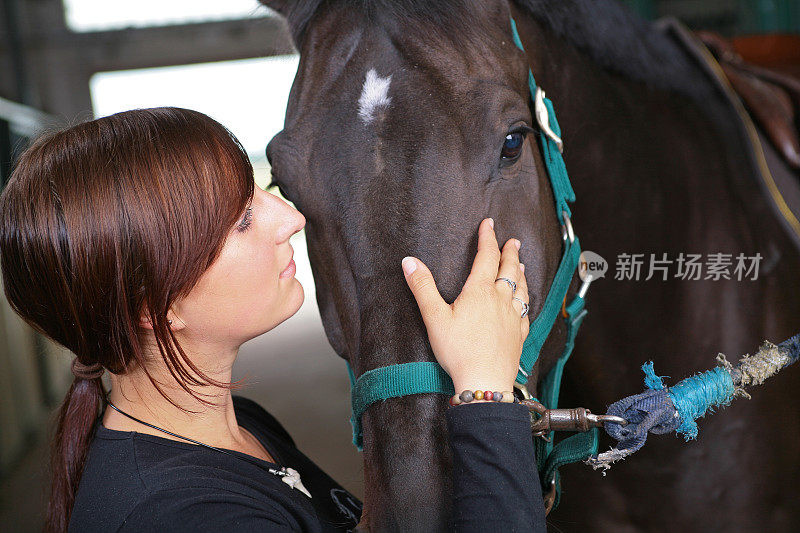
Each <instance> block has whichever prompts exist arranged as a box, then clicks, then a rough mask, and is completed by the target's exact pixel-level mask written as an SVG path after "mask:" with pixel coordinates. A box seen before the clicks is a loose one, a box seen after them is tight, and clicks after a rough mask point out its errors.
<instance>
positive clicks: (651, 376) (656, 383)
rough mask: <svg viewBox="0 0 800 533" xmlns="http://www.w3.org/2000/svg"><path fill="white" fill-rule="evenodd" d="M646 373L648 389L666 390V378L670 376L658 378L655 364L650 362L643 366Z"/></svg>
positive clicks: (645, 379) (645, 378)
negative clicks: (654, 367)
mask: <svg viewBox="0 0 800 533" xmlns="http://www.w3.org/2000/svg"><path fill="white" fill-rule="evenodd" d="M642 371H644V385H645V387H647V388H648V389H652V390H661V389H663V388H664V386H665V385H664V378H668V377H669V376H656V371H655V370H654V369H653V362H652V361H648V362H646V363H645V364H643V365H642Z"/></svg>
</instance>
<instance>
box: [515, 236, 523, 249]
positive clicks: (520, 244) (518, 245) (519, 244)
mask: <svg viewBox="0 0 800 533" xmlns="http://www.w3.org/2000/svg"><path fill="white" fill-rule="evenodd" d="M514 246H516V247H517V250H519V247H520V246H522V243H521V242H519V240H518V239H514Z"/></svg>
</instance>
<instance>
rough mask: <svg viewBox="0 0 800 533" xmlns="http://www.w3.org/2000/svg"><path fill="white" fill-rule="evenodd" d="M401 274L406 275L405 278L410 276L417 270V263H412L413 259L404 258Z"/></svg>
mask: <svg viewBox="0 0 800 533" xmlns="http://www.w3.org/2000/svg"><path fill="white" fill-rule="evenodd" d="M402 263H403V272H405V273H406V276H409V275H411V273H412V272H414V271H415V270H416V269H417V262H416V261H414V258H413V257H404V258H403V261H402Z"/></svg>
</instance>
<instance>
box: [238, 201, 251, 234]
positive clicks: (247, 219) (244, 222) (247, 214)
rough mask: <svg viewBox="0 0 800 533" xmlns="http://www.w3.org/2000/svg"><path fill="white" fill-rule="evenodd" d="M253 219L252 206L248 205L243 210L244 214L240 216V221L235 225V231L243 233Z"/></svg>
mask: <svg viewBox="0 0 800 533" xmlns="http://www.w3.org/2000/svg"><path fill="white" fill-rule="evenodd" d="M252 221H253V208H252V207H250V206H248V207H247V209H245V211H244V216H243V217H242V220H241V222H239V224H238V225H237V226H236V231H238V232H239V233H244V232H245V231H247V228H249V227H250V223H251V222H252Z"/></svg>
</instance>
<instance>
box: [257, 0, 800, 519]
mask: <svg viewBox="0 0 800 533" xmlns="http://www.w3.org/2000/svg"><path fill="white" fill-rule="evenodd" d="M261 2H262V3H264V4H266V5H267V6H269V7H271V8H273V9H275V10H276V11H278V13H280V14H281V15H283V16H284V17H286V20H287V21H288V26H289V29H290V31H291V34H292V38H293V39H294V42H295V45H296V48H297V49H298V50H299V52H300V63H299V67H298V71H297V75H296V78H295V80H294V83H293V86H292V89H291V93H290V97H289V102H288V107H287V113H286V122H285V126H284V129H283V130H282V131H281V132H280V133H279V134H278V135H276V136H275V137H274V138H273V139H272V140H271V141H270V143H269V145H268V147H267V155H268V158H269V161H270V164H271V166H272V173H273V174H272V175H273V178H272V179H273V181H272V185H274V186H277V187H278V188H279V190H280V191H281V192H282V194H283V195H284V196H285V197H286V198H287V199H288V200H290V201H292V202H293V203H294V204H295V205H296V206H297V208H298V209H300V210H301V211H302V212H303V214H304V215H305V216H306V219H307V225H306V237H307V244H308V251H309V258H310V260H311V266H312V271H313V275H314V278H315V282H316V291H317V301H318V303H319V307H320V313H321V316H322V320H323V324H324V328H325V332H326V335H327V337H328V340H329V341H330V343H331V345H332V347H333V348H334V350H335V351H336V352H337V354H338V355H339V356H341V357H342V358H344V359H345V360H347V361H348V362H349V365H350V368H351V369H352V370H353V373H354V375H355V376H359V375H361V374H363V373H364V372H366V371H368V370H371V369H374V368H378V367H382V366H387V365H391V364H396V363H404V362H412V361H434V360H435V359H434V356H433V354H432V352H431V349H430V345H429V344H428V342H427V337H426V334H425V328H424V324H423V322H422V320H421V317H420V315H419V311H418V309H417V307H416V304H415V302H414V299H413V297H412V295H411V293H410V291H409V290H408V288H407V285H406V283H405V280H404V277H403V274H402V271H401V269H400V261H401V259H402V257H404V256H406V255H413V256H416V257H419V258H420V259H422V260H423V261H424V262H425V263H426V265H428V266H429V268H430V269H431V271H432V272H433V275H434V278H435V279H436V282H437V287H438V289H439V291H440V293H441V294H442V296H443V297H444V298H445V300H447V301H452V300H453V299H454V298H455V297H456V296H457V295H458V293H459V292H460V289H461V287H462V286H463V283H464V281H465V280H466V277H467V275H468V273H469V267H470V264H471V261H472V258H473V257H474V254H475V251H476V242H477V238H476V234H477V227H478V223H479V221H480V220H481V219H482V218H484V217H486V216H492V217H493V218H494V220H495V228H496V232H497V235H498V240H499V242H500V243H501V244H502V243H503V242H505V240H506V239H508V238H511V237H516V238H519V239H520V240H521V241H522V247H521V250H520V257H521V261H522V262H523V263H524V264H525V265H526V270H525V276H526V280H527V283H528V287H529V291H530V302H531V310H530V316H531V317H535V316H536V315H537V314H538V313H539V311H540V310H541V308H542V305H543V300H544V297H545V295H546V294H547V291H548V288H549V286H550V283H551V282H552V280H553V277H554V275H555V272H556V268H557V266H558V263H559V259H560V253H561V241H562V229H561V225H560V223H559V222H558V219H557V213H556V212H555V208H554V206H553V201H552V199H553V196H552V194H553V191H552V189H551V186H550V183H549V182H548V179H547V173H546V171H545V166H544V163H543V159H542V152H541V150H540V148H539V146H538V145H537V143H536V141H535V136H534V135H532V134H531V132H533V131H536V128H537V126H536V123H535V121H534V117H533V116H532V110H531V106H530V97H531V95H530V93H529V90H528V86H527V74H528V68H529V67H530V69H531V71H532V72H533V73H534V75H535V76H536V79H537V81H538V83H539V85H540V86H541V87H543V88H544V89H545V90H546V92H547V96H548V97H549V98H550V99H551V100H552V102H553V104H554V106H555V110H556V113H557V115H558V121H559V123H560V126H561V130H562V134H563V135H562V136H563V142H564V159H565V162H566V165H567V168H568V170H569V173H570V177H571V180H572V186H573V188H574V190H575V192H576V196H577V201H576V202H575V203H574V204H573V206H572V211H573V214H572V221H573V223H574V227H575V231H576V232H577V233H578V234H579V235H580V238H581V242H582V244H583V246H584V248H586V249H589V250H591V251H594V252H596V253H597V254H599V255H601V256H602V257H603V258H605V259H606V260H607V261H608V262H609V263H610V264H612V265H613V264H614V259H617V260H618V263H619V258H620V257H623V256H626V255H627V256H632V255H634V254H642V257H644V258H650V256H651V255H652V257H653V258H656V259H660V260H663V259H664V258H665V257H666V258H667V259H668V260H669V259H672V261H673V262H675V261H677V258H678V257H683V256H682V255H681V254H689V253H694V254H703V257H706V256H707V255H710V254H716V253H722V252H725V253H731V254H737V253H742V254H746V255H747V256H748V257H750V256H754V257H755V256H756V255H757V254H760V256H763V262H762V263H761V264H760V270H759V272H758V275H757V276H756V277H755V279H743V280H739V279H736V278H731V279H725V277H721V278H719V279H713V278H711V279H707V278H701V279H682V278H679V277H676V276H674V275H672V271H670V272H669V274H670V275H668V276H667V275H664V276H662V275H661V274H660V273H659V272H660V271H656V273H655V274H654V273H653V272H650V274H651V276H649V277H650V279H645V275H644V274H643V275H642V278H641V279H633V278H631V277H626V276H620V279H616V278H617V277H618V276H614V279H611V278H612V276H611V275H610V274H609V275H607V276H606V279H598V280H596V281H594V282H593V283H592V285H591V288H590V290H589V293H588V295H587V309H588V310H589V314H588V317H587V318H586V320H585V321H584V325H583V326H582V330H581V332H580V334H579V335H578V339H577V343H576V347H575V353H574V355H573V356H572V359H571V361H570V363H569V365H567V372H566V376H565V378H564V385H563V388H562V399H561V404H562V405H572V406H574V405H582V406H585V407H588V408H591V409H593V410H594V411H595V412H597V411H600V410H602V408H603V407H605V406H607V405H608V404H610V403H612V402H613V401H615V400H617V399H619V398H622V397H623V396H627V395H630V394H632V393H635V392H639V391H640V390H641V380H642V375H641V372H640V370H639V366H640V365H641V364H642V362H644V361H645V360H646V359H651V360H653V361H655V364H656V367H657V370H659V373H664V374H666V375H668V376H673V377H674V378H681V377H683V376H684V375H688V374H690V373H691V372H695V371H701V370H705V369H707V368H708V367H709V366H711V365H713V358H714V356H715V355H716V354H717V352H725V353H727V354H729V355H731V354H740V353H744V352H747V351H749V350H753V349H754V348H755V347H756V346H757V344H758V343H759V342H761V341H762V340H764V339H771V340H775V341H780V340H783V339H784V338H786V337H789V336H790V335H791V334H793V333H795V332H796V330H797V323H798V320H797V317H798V314H799V313H800V299H798V298H797V297H796V295H797V294H798V289H800V279H799V278H800V277H798V272H800V254H799V253H798V250H797V248H796V247H795V246H794V245H793V241H792V240H791V238H790V236H789V235H788V234H787V232H786V230H785V228H784V226H782V225H781V224H780V223H779V221H778V220H777V219H776V217H775V216H774V215H773V213H772V211H771V208H770V206H769V202H770V200H769V199H768V198H767V197H766V196H765V195H764V194H763V192H762V189H761V187H760V185H759V184H758V183H757V182H756V180H755V179H754V177H753V173H752V165H751V164H750V161H749V160H748V159H747V150H746V147H745V144H744V142H745V141H744V139H743V138H742V137H741V135H740V133H738V130H735V129H734V128H733V127H732V126H731V123H730V113H729V111H728V110H727V108H726V107H725V105H724V103H723V101H722V98H721V95H720V92H719V90H718V88H716V87H715V86H714V85H713V84H712V83H711V82H710V81H709V78H708V76H707V75H706V74H705V73H704V72H703V71H702V69H701V68H700V66H698V64H697V63H696V62H694V61H693V60H692V59H691V58H689V57H688V56H687V54H686V53H685V52H684V51H683V50H682V49H681V47H680V46H679V45H678V44H676V42H675V41H674V40H672V39H670V38H669V37H668V36H667V35H666V34H665V33H664V32H661V31H657V30H656V29H655V28H654V27H653V26H652V25H651V24H649V23H646V22H645V21H643V20H641V19H639V18H637V17H636V16H635V15H634V14H633V13H632V12H631V11H629V10H628V9H627V8H626V7H624V6H622V5H620V4H618V3H616V2H602V3H600V2H592V1H590V0H560V1H550V2H547V1H544V0H485V1H477V0H439V1H435V2H434V1H430V2H426V1H422V0H398V1H389V0H363V1H359V2H354V1H348V0H327V1H321V0H300V1H296V2H288V1H280V0H261ZM511 17H513V19H514V20H515V21H516V25H517V28H518V31H519V35H520V37H521V40H522V42H523V44H524V50H525V51H524V52H522V51H521V50H520V49H518V48H517V47H515V45H514V43H513V42H512V37H511V36H512V30H511V26H510V19H511ZM520 143H522V149H521V150H520V149H517V148H518V146H519V144H520ZM664 254H666V256H665V255H664ZM651 265H652V263H651ZM617 266H618V265H617ZM662 266H663V264H662ZM673 266H674V265H673ZM645 269H647V267H645ZM751 278H752V276H751ZM579 284H580V280H578V279H577V278H576V279H574V280H573V282H572V286H571V288H570V294H574V293H575V292H576V291H577V290H578V288H579ZM565 337H566V328H565V325H564V323H563V321H559V320H557V321H556V323H555V324H554V326H553V329H552V331H551V332H550V335H549V337H548V339H547V342H546V343H545V344H544V346H543V348H542V350H541V355H540V357H539V360H538V362H537V365H536V367H534V370H533V373H532V374H531V376H530V380H529V381H528V384H529V388H530V392H531V393H532V394H533V395H535V394H536V383H537V380H538V379H539V377H540V376H543V375H544V374H545V373H546V372H547V371H548V370H549V369H550V368H551V367H553V365H554V364H555V361H556V358H557V357H558V356H559V354H560V353H561V347H563V345H564V342H565ZM798 387H800V374H798V373H797V372H795V373H792V372H785V373H783V374H782V375H780V376H778V377H777V378H775V379H774V380H771V382H770V383H769V385H768V386H767V387H764V388H763V390H759V391H757V392H756V393H754V394H753V397H752V399H751V400H750V401H744V400H739V401H737V402H736V403H734V404H733V405H731V406H730V407H729V408H727V409H726V410H725V412H723V413H721V414H718V415H716V416H714V417H711V418H709V419H708V420H702V421H701V435H700V438H699V440H698V441H696V442H690V443H686V444H683V443H682V442H681V441H678V440H676V439H674V438H667V437H661V438H656V437H653V438H651V439H649V441H648V444H647V446H645V448H644V449H643V450H642V451H640V452H639V453H638V454H637V455H636V456H634V457H631V458H630V459H628V460H627V461H625V462H622V463H620V464H617V465H615V467H614V468H613V469H612V470H611V471H610V472H609V473H608V474H607V475H605V476H601V475H600V474H599V473H598V472H594V471H592V470H590V469H588V468H587V467H583V466H582V465H576V466H572V467H569V468H568V469H565V470H564V475H563V487H564V488H563V495H562V498H561V503H560V505H559V507H557V508H556V509H555V510H554V511H553V512H552V513H551V514H550V516H549V518H548V520H549V523H550V525H551V526H553V527H554V528H556V530H578V529H579V528H588V529H591V530H614V531H634V530H661V529H663V528H664V527H665V526H668V527H670V528H671V529H673V528H674V529H677V528H682V529H684V530H689V531H702V530H706V529H708V528H714V529H720V528H732V529H735V530H749V529H755V528H759V529H770V530H782V529H783V530H785V529H789V528H790V527H791V525H796V524H798V523H800V508H799V507H798V506H797V505H795V503H796V502H797V501H798V497H800V487H799V486H800V484H798V483H797V482H796V479H797V477H798V474H800V455H799V454H797V450H798V449H800V407H799V406H798V402H792V401H791V399H792V398H793V395H792V394H793V391H796V390H798ZM447 401H448V398H447V397H446V396H444V395H441V394H414V395H409V396H404V397H401V398H392V399H389V400H386V401H383V402H378V403H375V404H373V405H372V406H370V407H369V408H368V409H367V410H366V412H365V413H364V415H363V418H362V423H363V458H364V475H365V498H364V511H363V515H362V519H361V524H360V527H361V528H363V529H367V530H375V531H384V530H388V531H434V530H441V529H444V528H445V527H446V523H447V519H448V515H449V512H450V506H451V502H450V498H451V491H452V485H451V480H450V476H451V473H450V468H451V463H450V460H451V458H450V451H449V449H448V446H447V434H446V426H445V424H444V416H443V414H444V410H445V409H446V408H447V405H448V404H447ZM531 460H534V458H531Z"/></svg>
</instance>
